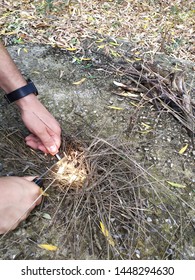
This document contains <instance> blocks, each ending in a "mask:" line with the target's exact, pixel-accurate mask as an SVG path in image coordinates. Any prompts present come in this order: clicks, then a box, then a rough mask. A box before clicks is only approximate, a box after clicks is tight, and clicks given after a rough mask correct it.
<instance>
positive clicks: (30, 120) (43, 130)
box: [0, 43, 61, 155]
mask: <svg viewBox="0 0 195 280" xmlns="http://www.w3.org/2000/svg"><path fill="white" fill-rule="evenodd" d="M26 84H27V82H26V80H25V79H24V77H23V76H22V75H21V73H20V71H19V70H18V68H17V66H16V65H15V63H14V61H13V60H12V58H11V57H10V55H9V53H8V51H7V50H6V48H5V47H4V46H3V44H2V43H0V87H1V88H2V89H3V90H4V91H5V92H6V93H7V94H9V93H10V92H12V91H14V90H16V89H18V88H20V87H23V86H25V85H26ZM16 104H17V105H18V107H19V108H20V112H21V117H22V120H23V122H24V124H25V126H26V127H27V128H28V129H29V131H30V132H31V134H30V135H29V136H27V137H26V144H27V145H28V146H30V147H31V148H33V149H39V150H41V151H43V152H44V153H51V154H53V155H54V154H56V153H57V152H58V149H59V147H60V144H61V137H60V136H61V129H60V125H59V123H58V122H57V121H56V120H55V118H54V117H53V116H52V115H51V114H50V113H49V112H48V110H47V109H46V108H45V107H44V106H43V105H42V104H41V102H40V101H39V100H38V99H37V97H36V96H35V95H34V94H33V93H32V94H29V95H28V96H26V97H23V98H21V99H19V100H17V101H16Z"/></svg>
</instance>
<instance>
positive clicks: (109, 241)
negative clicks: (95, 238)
mask: <svg viewBox="0 0 195 280" xmlns="http://www.w3.org/2000/svg"><path fill="white" fill-rule="evenodd" d="M100 227H101V231H102V233H103V235H104V236H105V237H106V239H107V240H108V243H109V244H110V245H112V246H115V243H114V240H113V238H112V236H111V234H110V233H109V231H108V230H107V228H106V227H105V225H104V224H103V223H102V222H100Z"/></svg>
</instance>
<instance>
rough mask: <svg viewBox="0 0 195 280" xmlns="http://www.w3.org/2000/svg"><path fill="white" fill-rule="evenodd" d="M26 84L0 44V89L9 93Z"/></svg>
mask: <svg viewBox="0 0 195 280" xmlns="http://www.w3.org/2000/svg"><path fill="white" fill-rule="evenodd" d="M26 84H27V82H26V80H25V79H24V77H23V76H22V75H21V73H20V71H19V70H18V68H17V66H16V65H15V63H14V62H13V60H12V58H11V57H10V55H9V53H8V51H7V50H6V48H5V47H4V46H3V44H2V43H1V42H0V87H1V88H2V89H3V90H4V91H5V92H6V93H9V92H11V91H13V90H16V89H18V88H20V87H22V86H25V85H26Z"/></svg>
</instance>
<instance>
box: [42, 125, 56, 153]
mask: <svg viewBox="0 0 195 280" xmlns="http://www.w3.org/2000/svg"><path fill="white" fill-rule="evenodd" d="M39 138H40V140H41V142H42V144H43V145H44V146H45V148H46V149H47V151H48V152H49V153H50V154H52V155H55V154H56V153H58V147H57V145H56V143H55V141H54V139H53V138H52V136H50V134H49V133H48V131H47V129H46V130H45V131H43V132H42V133H40V135H39Z"/></svg>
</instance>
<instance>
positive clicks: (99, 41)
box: [96, 39, 104, 43]
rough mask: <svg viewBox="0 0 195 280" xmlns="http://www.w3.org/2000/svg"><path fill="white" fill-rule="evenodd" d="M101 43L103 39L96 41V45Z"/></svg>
mask: <svg viewBox="0 0 195 280" xmlns="http://www.w3.org/2000/svg"><path fill="white" fill-rule="evenodd" d="M103 41H104V39H99V40H97V41H96V43H101V42H103Z"/></svg>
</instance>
